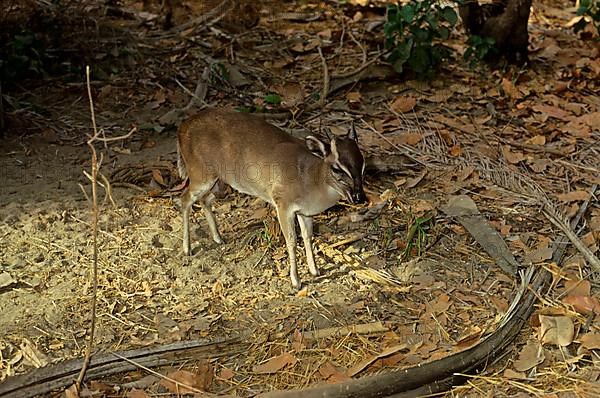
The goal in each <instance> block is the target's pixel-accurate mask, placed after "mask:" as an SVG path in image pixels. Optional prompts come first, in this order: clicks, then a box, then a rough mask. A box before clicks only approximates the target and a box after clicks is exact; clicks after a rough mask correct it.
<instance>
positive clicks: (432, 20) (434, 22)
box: [425, 14, 438, 31]
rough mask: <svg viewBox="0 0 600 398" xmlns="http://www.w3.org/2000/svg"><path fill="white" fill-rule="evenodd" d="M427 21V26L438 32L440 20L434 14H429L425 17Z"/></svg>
mask: <svg viewBox="0 0 600 398" xmlns="http://www.w3.org/2000/svg"><path fill="white" fill-rule="evenodd" d="M425 21H427V24H428V25H429V26H430V27H431V29H433V30H434V31H436V30H437V24H438V20H437V18H436V17H435V15H434V14H427V15H426V16H425Z"/></svg>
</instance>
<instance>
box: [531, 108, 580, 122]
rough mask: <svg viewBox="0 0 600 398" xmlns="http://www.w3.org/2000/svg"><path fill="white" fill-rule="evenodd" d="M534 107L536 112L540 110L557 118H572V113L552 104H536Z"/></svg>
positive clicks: (566, 119)
mask: <svg viewBox="0 0 600 398" xmlns="http://www.w3.org/2000/svg"><path fill="white" fill-rule="evenodd" d="M532 109H533V110H534V111H536V112H540V113H542V114H544V115H546V116H550V117H554V118H556V119H560V120H564V121H568V120H570V119H571V117H572V116H571V114H570V113H569V112H567V111H565V110H563V109H560V108H558V107H556V106H551V105H534V106H532Z"/></svg>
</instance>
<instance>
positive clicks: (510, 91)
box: [502, 77, 521, 99]
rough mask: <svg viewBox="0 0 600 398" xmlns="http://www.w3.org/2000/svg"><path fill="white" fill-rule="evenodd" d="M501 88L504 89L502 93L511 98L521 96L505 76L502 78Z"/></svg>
mask: <svg viewBox="0 0 600 398" xmlns="http://www.w3.org/2000/svg"><path fill="white" fill-rule="evenodd" d="M502 90H504V93H505V94H507V95H508V96H509V97H510V98H512V99H519V98H521V93H519V90H518V89H517V88H516V87H515V85H514V84H512V82H511V81H510V80H508V79H507V78H505V77H503V78H502Z"/></svg>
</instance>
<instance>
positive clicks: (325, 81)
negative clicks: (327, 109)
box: [317, 47, 329, 108]
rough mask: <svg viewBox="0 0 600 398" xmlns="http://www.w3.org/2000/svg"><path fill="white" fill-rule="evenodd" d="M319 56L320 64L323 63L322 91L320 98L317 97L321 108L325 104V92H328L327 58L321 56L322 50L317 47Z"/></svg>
mask: <svg viewBox="0 0 600 398" xmlns="http://www.w3.org/2000/svg"><path fill="white" fill-rule="evenodd" d="M317 50H318V51H319V56H320V57H321V64H323V91H322V92H321V98H319V104H320V105H321V108H322V107H323V106H325V99H326V98H327V94H329V69H328V68H327V60H325V57H324V56H323V51H321V47H318V48H317Z"/></svg>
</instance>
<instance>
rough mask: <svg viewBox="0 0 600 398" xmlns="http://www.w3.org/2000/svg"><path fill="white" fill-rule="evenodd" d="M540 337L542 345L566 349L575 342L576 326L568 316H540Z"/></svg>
mask: <svg viewBox="0 0 600 398" xmlns="http://www.w3.org/2000/svg"><path fill="white" fill-rule="evenodd" d="M539 319H540V337H541V340H542V344H554V345H558V346H561V347H566V346H568V345H569V344H571V343H572V342H573V338H574V337H575V326H574V325H573V321H572V320H571V318H569V317H568V316H547V315H540V316H539Z"/></svg>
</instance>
